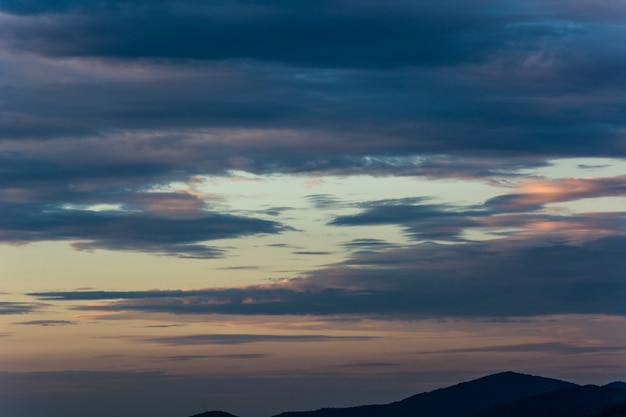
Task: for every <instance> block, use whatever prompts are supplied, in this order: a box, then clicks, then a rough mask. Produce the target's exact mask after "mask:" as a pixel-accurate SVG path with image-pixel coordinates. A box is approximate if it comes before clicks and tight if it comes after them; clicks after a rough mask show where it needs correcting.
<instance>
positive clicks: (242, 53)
mask: <svg viewBox="0 0 626 417" xmlns="http://www.w3.org/2000/svg"><path fill="white" fill-rule="evenodd" d="M502 9H503V8H501V7H498V5H497V4H496V3H486V4H484V5H482V6H480V7H477V6H476V5H473V6H472V7H469V6H468V5H467V4H466V3H464V2H460V1H455V5H454V8H448V7H446V8H443V7H439V6H436V5H422V4H416V3H410V2H401V3H395V4H392V5H389V4H385V5H384V7H383V5H382V4H381V3H380V2H377V1H354V0H337V1H322V2H317V3H316V4H315V5H311V4H308V5H302V4H297V3H292V2H285V1H282V0H274V1H269V2H265V3H259V2H254V1H248V0H238V1H236V2H226V1H216V2H211V3H207V4H200V3H198V2H193V1H182V2H178V3H176V4H172V3H168V2H162V1H160V2H158V3H157V4H155V3H154V2H144V1H133V2H121V1H114V2H110V3H108V4H106V5H102V4H96V3H94V2H75V1H72V2H67V3H66V5H65V6H62V7H55V6H52V7H50V6H49V5H48V4H45V3H43V2H28V4H27V5H25V6H20V5H15V4H8V5H3V7H2V9H0V10H3V11H4V12H5V13H10V14H11V19H5V28H4V30H3V31H2V32H0V34H2V35H3V37H4V38H5V39H7V40H8V41H9V44H10V45H11V47H12V48H15V49H18V50H25V51H30V52H35V53H39V54H43V55H47V56H53V57H77V56H78V57H81V56H108V57H115V58H129V57H133V58H139V57H143V58H172V59H206V60H228V59H232V60H237V59H254V60H260V61H273V62H280V63H283V64H291V65H303V66H310V65H313V66H324V67H358V66H368V67H371V66H374V67H390V66H391V67H393V66H399V65H429V66H430V65H442V64H457V63H460V62H468V61H469V62H472V61H478V60H480V59H483V58H484V57H485V56H487V55H488V54H489V52H492V51H494V50H495V49H496V48H498V47H504V46H505V45H506V44H505V43H504V42H503V40H501V39H499V38H498V37H497V36H496V35H498V34H500V33H502V31H503V29H504V25H505V23H506V22H507V21H510V20H511V16H508V14H507V13H506V12H505V11H504V10H502ZM147 10H150V11H151V13H146V11H147ZM498 12H499V16H497V17H496V15H495V13H498ZM503 12H504V13H503ZM490 14H491V16H490ZM163 26H168V27H169V28H170V31H168V33H167V34H164V33H163V31H162V30H161V29H162V27H163ZM137 28H141V30H137ZM433 39H437V45H434V44H433Z"/></svg>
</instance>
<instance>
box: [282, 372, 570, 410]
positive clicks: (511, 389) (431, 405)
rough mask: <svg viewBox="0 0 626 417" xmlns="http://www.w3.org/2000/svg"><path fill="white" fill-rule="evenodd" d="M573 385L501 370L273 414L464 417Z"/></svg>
mask: <svg viewBox="0 0 626 417" xmlns="http://www.w3.org/2000/svg"><path fill="white" fill-rule="evenodd" d="M572 386H575V384H572V383H569V382H564V381H559V380H556V379H549V378H542V377H538V376H531V375H525V374H518V373H515V372H502V373H499V374H494V375H489V376H486V377H483V378H479V379H476V380H473V381H469V382H463V383H460V384H457V385H454V386H451V387H448V388H442V389H438V390H435V391H431V392H427V393H423V394H417V395H414V396H412V397H409V398H406V399H404V400H402V401H398V402H394V403H391V404H386V405H366V406H359V407H349V408H323V409H321V410H316V411H305V412H286V413H282V414H279V415H278V416H276V417H379V416H394V417H404V416H407V417H408V416H411V417H415V416H419V417H452V416H454V417H467V416H470V415H472V414H475V413H478V412H480V411H484V410H488V409H490V408H493V407H496V406H498V405H502V404H506V403H509V402H511V401H515V400H518V399H521V398H524V397H527V396H531V395H536V394H541V393H545V392H549V391H555V390H559V389H563V388H568V387H572Z"/></svg>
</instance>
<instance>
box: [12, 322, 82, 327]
mask: <svg viewBox="0 0 626 417" xmlns="http://www.w3.org/2000/svg"><path fill="white" fill-rule="evenodd" d="M14 324H25V325H30V326H44V327H48V326H64V325H68V324H76V322H74V321H69V320H30V321H21V322H18V323H14Z"/></svg>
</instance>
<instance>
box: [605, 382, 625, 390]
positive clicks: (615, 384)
mask: <svg viewBox="0 0 626 417" xmlns="http://www.w3.org/2000/svg"><path fill="white" fill-rule="evenodd" d="M604 386H605V387H609V388H621V389H626V382H622V381H615V382H611V383H610V384H606V385H604Z"/></svg>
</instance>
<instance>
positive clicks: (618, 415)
mask: <svg viewBox="0 0 626 417" xmlns="http://www.w3.org/2000/svg"><path fill="white" fill-rule="evenodd" d="M589 417H626V402H623V403H619V404H614V405H611V406H609V407H607V408H605V409H604V410H602V411H600V412H598V413H595V414H592V415H591V416H589Z"/></svg>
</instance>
